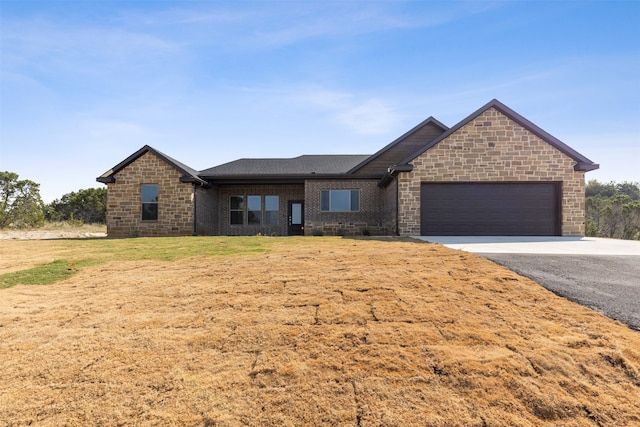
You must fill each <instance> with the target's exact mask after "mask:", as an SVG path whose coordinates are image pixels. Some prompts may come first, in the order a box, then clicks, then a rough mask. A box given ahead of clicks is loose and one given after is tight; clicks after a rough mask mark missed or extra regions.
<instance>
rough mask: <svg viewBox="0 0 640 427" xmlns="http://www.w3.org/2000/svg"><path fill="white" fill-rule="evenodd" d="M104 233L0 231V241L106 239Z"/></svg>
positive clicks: (82, 231)
mask: <svg viewBox="0 0 640 427" xmlns="http://www.w3.org/2000/svg"><path fill="white" fill-rule="evenodd" d="M106 236H107V233H105V232H102V231H100V232H96V231H84V230H81V229H75V230H0V239H5V240H51V239H86V238H98V237H106Z"/></svg>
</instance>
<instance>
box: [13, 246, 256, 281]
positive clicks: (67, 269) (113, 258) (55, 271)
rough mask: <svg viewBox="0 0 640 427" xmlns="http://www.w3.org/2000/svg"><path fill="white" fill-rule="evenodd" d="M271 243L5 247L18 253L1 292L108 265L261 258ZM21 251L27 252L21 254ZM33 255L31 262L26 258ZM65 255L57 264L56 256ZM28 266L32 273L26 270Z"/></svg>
mask: <svg viewBox="0 0 640 427" xmlns="http://www.w3.org/2000/svg"><path fill="white" fill-rule="evenodd" d="M268 243H269V239H268V238H258V237H254V236H251V237H226V238H225V237H220V238H210V237H154V238H135V239H106V238H98V239H62V240H49V241H33V240H32V241H20V242H2V241H0V249H2V248H3V247H4V246H8V245H11V246H13V247H14V250H13V251H12V252H11V253H10V252H6V253H5V251H4V250H3V251H2V252H0V254H2V261H0V272H2V271H3V267H5V266H9V267H11V266H12V267H13V268H8V267H7V268H6V269H7V270H8V269H10V270H17V271H10V272H7V273H4V274H0V289H3V288H9V287H12V286H15V285H18V284H25V285H47V284H51V283H55V282H57V281H59V280H64V279H66V278H68V277H70V276H72V275H73V274H75V273H77V272H78V271H80V270H81V269H83V268H84V267H87V266H94V265H99V264H104V263H107V262H122V263H124V262H131V261H140V260H148V261H176V260H180V259H185V258H192V257H198V258H208V257H217V256H234V255H241V254H251V253H261V252H264V251H267V250H268ZM17 248H20V249H22V250H16V249H17ZM35 248H38V249H40V250H42V249H43V248H46V252H45V255H46V257H45V258H44V259H40V258H39V257H38V256H37V255H36V253H37V252H36V250H35ZM29 252H31V253H32V255H31V257H30V258H31V259H30V260H29V261H27V260H25V259H24V257H25V256H26V255H27V254H28V253H29ZM52 253H53V254H55V255H57V256H59V258H55V259H53V260H51V259H50V258H51V254H52ZM30 264H33V265H30ZM24 267H27V268H24Z"/></svg>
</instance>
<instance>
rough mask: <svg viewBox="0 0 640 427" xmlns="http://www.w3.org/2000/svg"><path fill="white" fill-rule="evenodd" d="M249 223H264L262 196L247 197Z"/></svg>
mask: <svg viewBox="0 0 640 427" xmlns="http://www.w3.org/2000/svg"><path fill="white" fill-rule="evenodd" d="M247 223H248V224H258V225H259V224H261V223H262V197H261V196H247Z"/></svg>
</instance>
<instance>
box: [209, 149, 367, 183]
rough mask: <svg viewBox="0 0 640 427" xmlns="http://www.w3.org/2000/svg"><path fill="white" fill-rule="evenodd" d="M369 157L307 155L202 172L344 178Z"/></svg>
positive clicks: (231, 164)
mask: <svg viewBox="0 0 640 427" xmlns="http://www.w3.org/2000/svg"><path fill="white" fill-rule="evenodd" d="M368 157H369V155H367V154H354V155H304V156H298V157H294V158H289V159H239V160H235V161H232V162H229V163H224V164H222V165H219V166H214V167H212V168H209V169H205V170H203V171H200V173H199V176H200V177H201V178H229V177H236V178H237V177H241V176H244V177H257V176H282V177H287V176H308V175H342V174H345V173H347V172H348V171H349V170H350V169H351V168H353V167H354V166H355V165H357V164H358V163H360V162H362V161H363V160H365V159H366V158H368Z"/></svg>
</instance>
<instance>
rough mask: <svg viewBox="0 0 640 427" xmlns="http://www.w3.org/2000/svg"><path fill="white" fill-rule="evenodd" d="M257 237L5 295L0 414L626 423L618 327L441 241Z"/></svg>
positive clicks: (20, 252) (15, 256)
mask: <svg viewBox="0 0 640 427" xmlns="http://www.w3.org/2000/svg"><path fill="white" fill-rule="evenodd" d="M212 239H213V238H212ZM257 239H264V242H266V243H265V245H267V246H268V248H269V251H268V252H266V253H254V254H245V255H240V256H218V257H192V258H188V259H183V260H180V261H126V262H125V261H123V262H109V263H106V264H101V265H97V266H93V267H87V268H83V269H81V270H80V271H79V272H78V273H77V274H76V275H75V276H73V277H72V278H70V279H67V280H65V281H62V282H58V283H55V284H52V285H47V286H25V285H18V286H15V287H12V288H8V289H0V425H9V426H24V425H37V426H61V425H68V426H85V425H105V426H106V425H108V426H111V425H140V426H155V425H194V426H214V425H215V426H218V425H219V426H241V425H248V426H307V425H308V426H317V425H330V426H614V425H615V426H638V425H640V334H639V333H638V332H634V331H632V330H630V329H628V328H627V327H626V326H624V325H621V324H620V323H617V322H615V321H613V320H610V319H608V318H606V317H604V316H602V315H601V314H598V313H596V312H594V311H592V310H590V309H587V308H584V307H581V306H579V305H576V304H574V303H571V302H569V301H566V300H564V299H562V298H559V297H557V296H555V295H554V294H552V293H550V292H548V291H546V290H545V289H543V288H542V287H540V286H539V285H537V284H536V283H534V282H532V281H531V280H528V279H525V278H523V277H520V276H518V275H517V274H515V273H513V272H511V271H509V270H506V269H504V268H502V267H499V266H497V265H495V264H493V263H491V262H490V261H487V260H485V259H483V258H481V257H479V256H475V255H472V254H468V253H464V252H458V251H453V250H449V249H446V248H444V247H442V246H438V245H430V244H424V243H413V242H398V241H376V240H351V239H339V238H315V237H313V238H311V237H309V238H299V239H298V238H281V239H270V238H267V237H262V238H257ZM0 245H2V254H3V256H4V258H5V262H4V263H3V264H0V273H2V272H5V271H9V270H15V265H16V264H20V263H19V260H20V259H23V260H24V261H25V263H24V265H25V266H29V265H33V264H34V263H35V264H37V263H38V262H39V261H37V262H34V261H29V259H35V260H40V261H45V260H47V259H48V258H49V257H51V256H52V252H55V251H56V250H60V249H59V248H58V246H56V242H55V241H48V242H47V241H43V242H38V244H33V242H30V243H29V242H19V241H6V240H5V241H0ZM25 248H27V249H25ZM56 248H58V249H56Z"/></svg>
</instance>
